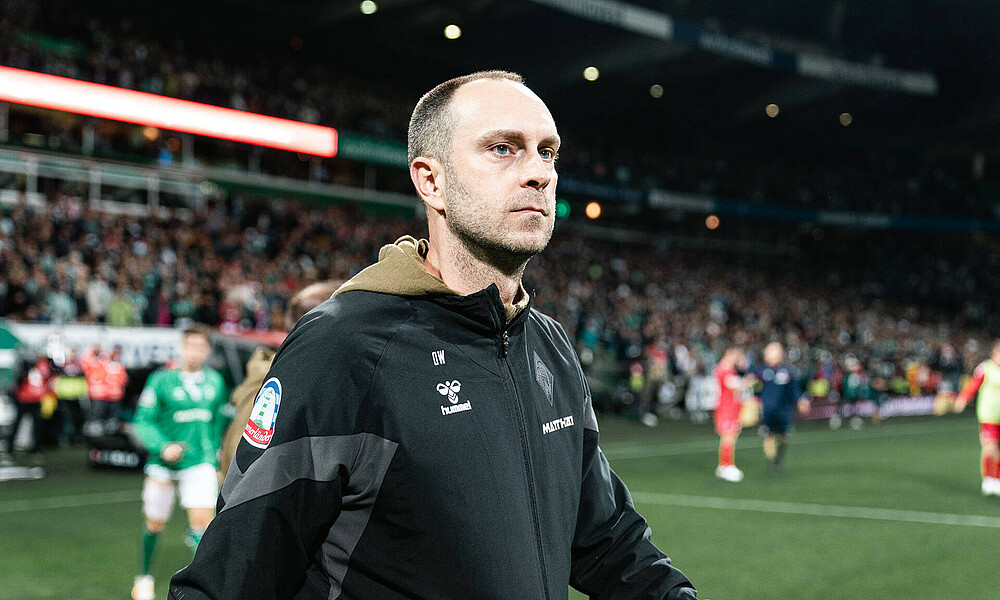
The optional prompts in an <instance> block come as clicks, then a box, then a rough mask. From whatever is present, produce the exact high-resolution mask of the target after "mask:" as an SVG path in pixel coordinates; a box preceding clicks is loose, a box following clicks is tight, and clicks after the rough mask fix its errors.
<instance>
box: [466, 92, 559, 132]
mask: <svg viewBox="0 0 1000 600" xmlns="http://www.w3.org/2000/svg"><path fill="white" fill-rule="evenodd" d="M449 109H450V111H451V113H452V117H453V118H454V119H455V121H454V123H455V129H456V130H463V131H465V132H467V133H469V134H471V135H478V133H477V132H483V131H488V130H528V131H526V132H527V133H530V132H532V131H534V130H539V133H543V132H544V135H551V134H555V130H556V124H555V120H554V119H553V118H552V113H550V112H549V109H548V107H546V106H545V103H544V102H542V99H541V98H539V97H538V96H537V95H536V94H535V93H534V92H532V91H531V90H530V89H528V88H527V87H526V86H524V85H522V84H520V83H517V82H514V81H509V80H505V79H504V80H497V79H480V80H476V81H472V82H470V83H467V84H465V85H463V86H462V87H460V88H458V90H456V91H455V95H454V96H453V97H452V100H451V105H450V106H449Z"/></svg>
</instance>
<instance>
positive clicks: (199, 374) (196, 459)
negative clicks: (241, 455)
mask: <svg viewBox="0 0 1000 600" xmlns="http://www.w3.org/2000/svg"><path fill="white" fill-rule="evenodd" d="M210 353H211V343H210V338H209V330H208V328H206V327H204V326H195V327H192V328H191V329H187V330H185V331H184V334H183V338H182V341H181V353H180V363H179V365H178V368H176V369H167V368H164V369H160V370H157V371H154V372H153V373H152V374H151V375H150V376H149V379H148V380H147V381H146V385H145V387H144V388H143V390H142V395H141V396H140V397H139V403H138V406H137V407H136V412H135V421H134V423H133V432H134V434H135V437H136V438H138V440H139V441H140V442H141V445H142V446H143V447H144V448H146V450H147V451H148V452H149V461H148V462H147V464H146V468H145V471H146V480H145V483H144V484H143V488H142V512H143V514H144V515H145V517H146V522H145V529H144V531H143V534H142V543H141V548H140V557H141V562H140V570H139V575H137V576H136V578H135V585H134V587H133V588H132V598H133V599H134V600H153V598H154V596H155V593H154V581H153V576H152V575H150V566H151V564H152V560H153V553H154V551H155V549H156V542H157V539H158V537H159V534H160V532H161V531H163V526H164V524H165V523H166V522H167V520H168V519H169V518H170V513H171V512H172V511H173V506H174V495H175V493H178V492H179V495H180V504H181V506H182V507H184V509H185V510H187V516H188V524H189V528H188V530H187V534H186V535H185V543H187V544H188V545H189V546H190V547H191V549H192V551H194V550H197V548H198V544H199V543H200V542H201V536H202V534H204V532H205V529H206V528H207V527H208V524H209V522H210V521H211V520H212V517H213V516H214V514H215V503H216V500H217V498H218V495H219V480H218V476H217V475H216V471H217V469H218V453H219V446H220V443H221V440H222V433H223V431H224V430H225V427H226V426H227V425H228V424H229V417H230V416H231V414H232V413H231V412H230V411H229V410H228V408H227V407H228V406H229V405H228V396H227V394H226V386H225V383H224V382H223V379H222V375H220V374H219V373H218V372H217V371H215V370H214V369H211V368H208V367H206V366H205V361H206V360H207V359H208V357H209V354H210Z"/></svg>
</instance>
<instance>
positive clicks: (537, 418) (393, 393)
mask: <svg viewBox="0 0 1000 600" xmlns="http://www.w3.org/2000/svg"><path fill="white" fill-rule="evenodd" d="M267 377H268V379H270V378H277V380H278V381H279V382H280V390H281V392H280V400H279V408H278V413H277V416H276V418H275V420H274V430H273V438H272V439H271V440H270V442H269V444H268V445H267V447H266V449H263V450H262V449H259V448H257V447H254V446H252V445H251V444H249V443H248V442H247V441H246V439H244V440H242V441H241V442H240V446H239V449H238V450H237V453H236V458H235V460H234V461H233V464H232V466H231V467H230V470H229V473H228V476H227V478H226V482H225V485H224V486H223V488H222V494H221V496H220V498H219V513H218V516H216V518H215V520H214V521H213V522H212V524H211V526H210V527H209V528H208V530H207V531H206V533H205V536H204V538H203V539H202V541H201V546H200V547H199V548H198V551H197V554H196V556H195V558H194V561H193V562H192V563H191V565H190V566H188V567H186V568H184V569H182V570H181V571H180V572H178V573H177V574H176V575H175V576H174V578H173V580H172V581H171V585H170V598H172V599H173V600H203V599H206V598H211V599H213V600H222V599H226V600H230V599H231V600H256V599H272V598H296V599H303V600H304V599H317V600H318V599H322V600H334V599H340V600H401V599H416V598H420V599H427V600H441V599H458V600H478V599H484V600H485V599H491V600H492V599H510V600H532V599H538V600H543V599H544V600H549V599H555V598H559V599H565V598H566V597H567V584H569V585H572V586H574V587H575V588H577V589H579V590H581V591H582V592H584V593H586V594H589V595H590V596H591V597H592V598H601V599H604V598H607V599H611V598H615V599H622V600H626V599H627V600H640V599H654V598H655V599H694V598H696V595H695V591H694V589H693V587H692V585H691V584H690V583H689V582H688V580H687V579H686V578H685V576H684V575H683V574H682V573H681V572H680V571H679V570H677V569H675V568H674V567H673V566H672V565H671V564H670V559H668V558H667V557H666V555H664V554H663V553H662V552H660V550H658V549H657V548H656V547H655V546H654V545H653V544H652V542H651V541H650V529H649V527H648V526H647V525H646V522H645V520H643V518H642V517H641V516H639V514H637V513H636V512H635V509H634V508H633V505H632V500H631V498H630V496H629V493H628V491H627V490H626V488H625V486H624V485H623V484H622V482H621V481H620V480H619V479H618V477H617V476H616V475H615V474H614V473H613V472H612V471H611V469H610V467H609V466H608V462H607V460H606V459H605V457H604V455H603V454H602V453H601V451H600V449H599V448H598V445H597V442H598V431H597V421H596V419H595V418H594V411H593V408H592V406H591V401H590V392H589V390H588V388H587V384H586V381H585V379H584V376H583V373H582V371H581V369H580V365H579V362H578V360H577V357H576V354H575V353H574V350H573V347H572V345H571V344H570V341H569V339H568V338H567V336H566V333H565V332H564V331H563V329H562V327H560V326H559V324H557V323H556V322H555V321H553V320H552V319H550V318H549V317H546V316H545V315H543V314H541V313H539V312H537V311H535V310H533V309H531V308H530V306H529V308H528V309H527V310H523V311H521V312H520V313H519V314H518V315H517V316H516V317H514V318H513V319H512V320H511V321H510V322H507V318H506V314H505V311H504V306H503V304H502V303H501V301H500V297H499V295H498V293H497V289H496V287H495V286H490V287H489V288H487V289H485V290H482V291H480V292H477V293H475V294H471V295H468V296H454V295H452V296H448V295H437V296H423V297H403V296H396V295H392V294H385V293H377V292H371V291H350V292H346V293H342V294H339V295H336V296H334V297H333V298H331V299H330V300H327V301H326V302H324V303H323V304H322V305H320V306H319V307H318V308H316V309H315V310H313V311H312V312H310V313H309V314H308V315H306V316H305V317H304V318H303V319H302V320H301V321H300V322H299V324H298V325H297V326H296V327H295V329H293V331H292V332H291V334H290V335H289V336H288V338H287V339H286V340H285V342H284V344H282V346H281V348H280V349H279V350H278V353H277V355H276V357H275V360H274V363H273V365H272V367H271V370H270V372H269V373H268V376H267ZM265 385H266V384H265ZM255 410H256V409H255Z"/></svg>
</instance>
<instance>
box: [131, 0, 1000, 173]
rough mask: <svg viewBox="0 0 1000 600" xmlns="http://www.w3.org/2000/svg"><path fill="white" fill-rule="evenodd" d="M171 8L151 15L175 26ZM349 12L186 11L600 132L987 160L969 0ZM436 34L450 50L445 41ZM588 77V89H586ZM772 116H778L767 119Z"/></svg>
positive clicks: (341, 5)
mask: <svg viewBox="0 0 1000 600" xmlns="http://www.w3.org/2000/svg"><path fill="white" fill-rule="evenodd" d="M184 4H185V2H180V3H172V4H170V5H169V6H164V7H163V8H160V9H151V10H165V11H167V10H168V11H173V13H174V15H175V18H181V17H182V16H183V15H181V14H179V13H178V10H179V9H180V8H182V6H183V5H184ZM359 4H360V3H359V2H329V1H326V0H300V1H298V2H296V3H294V5H289V4H287V3H274V2H269V1H268V0H211V1H210V2H199V3H198V7H199V8H198V10H199V12H200V13H202V14H204V15H209V16H210V18H209V19H207V20H211V21H214V20H215V19H214V16H218V17H220V18H227V19H229V20H230V22H231V23H232V21H233V20H234V19H235V20H236V21H237V22H238V25H239V26H238V29H239V30H240V34H239V35H242V36H244V37H245V39H247V41H248V43H250V42H251V40H252V41H253V43H258V42H259V39H260V38H261V37H262V36H263V37H265V38H266V37H274V38H281V39H282V40H283V43H284V45H285V48H287V40H288V39H289V38H290V37H292V36H295V37H298V38H299V39H300V40H303V41H304V44H303V49H302V52H301V55H302V56H303V60H329V61H333V62H336V63H337V64H338V65H340V66H341V67H342V68H345V69H347V68H350V69H354V70H355V71H356V72H357V73H359V74H362V75H364V74H369V75H370V76H371V77H373V78H374V79H377V80H391V81H394V82H397V83H399V84H402V85H405V86H407V87H412V89H414V90H426V89H427V88H429V87H430V86H431V85H433V84H434V83H437V82H439V81H441V80H443V79H445V78H447V77H449V76H453V75H457V74H462V73H466V72H470V71H473V70H479V69H484V68H503V69H510V70H515V71H517V72H520V73H522V74H523V75H525V77H526V79H527V80H528V83H529V85H531V86H532V87H533V88H534V89H535V90H536V91H538V92H539V94H540V95H541V96H542V97H543V98H544V99H545V100H546V101H547V102H548V103H549V105H550V107H552V109H553V112H554V113H555V115H556V118H557V119H558V120H560V122H565V121H567V120H568V121H571V122H583V123H585V122H599V123H602V124H604V125H606V128H607V129H608V130H613V131H620V132H622V134H623V135H625V136H630V137H631V136H643V137H645V138H649V137H650V136H652V137H653V138H654V139H655V138H656V137H657V136H663V135H670V134H671V133H672V132H675V131H677V130H683V129H690V128H692V127H696V128H698V129H699V130H702V131H704V132H706V133H708V134H709V135H712V136H715V137H720V138H723V139H725V138H732V139H746V138H748V137H750V138H752V137H753V136H754V135H756V134H758V133H767V134H768V135H772V136H773V135H775V131H776V130H780V131H779V132H778V133H777V135H779V136H787V137H788V139H790V140H791V139H799V140H802V139H806V140H809V139H812V140H823V141H824V142H827V143H830V144H832V145H834V146H836V145H838V144H852V145H855V146H857V145H858V144H868V143H873V144H891V145H902V146H906V147H911V148H920V149H921V150H930V151H931V152H937V153H940V154H942V155H943V156H950V155H953V156H958V155H967V154H968V153H969V152H972V151H984V152H986V153H988V154H994V153H996V154H1000V145H998V142H997V140H1000V136H998V135H997V134H998V133H1000V96H998V95H997V94H996V93H995V91H994V90H996V89H997V88H998V84H1000V66H998V64H997V63H996V61H994V60H992V57H993V54H994V50H995V47H996V43H997V40H998V36H1000V34H997V32H996V30H995V27H994V25H995V23H997V22H1000V19H998V17H1000V7H998V6H997V5H994V4H991V3H984V2H982V1H981V0H949V1H947V2H934V1H932V0H886V1H884V2H870V1H866V0H812V1H810V2H801V1H800V0H771V1H769V2H732V1H731V0H697V1H695V0H666V1H657V0H467V1H462V2H459V1H453V2H441V1H435V0H376V5H377V11H376V12H375V13H374V14H370V15H365V14H362V12H361V10H360V9H359ZM291 6H294V9H292V8H290V7H291ZM181 12H183V11H181ZM665 22H666V23H667V25H666V26H665V25H664V23H665ZM449 24H457V25H459V26H460V27H461V29H462V32H463V34H462V36H461V37H460V38H458V39H447V38H446V37H445V36H444V35H443V30H444V28H445V26H447V25H449ZM665 27H667V28H669V30H666V29H665ZM248 31H252V32H253V33H252V35H247V32H248ZM591 66H593V67H597V69H598V70H599V74H600V77H599V79H597V80H596V81H587V80H585V79H584V77H583V72H584V69H585V68H586V67H591ZM907 81H908V82H909V83H906V82H907ZM654 85H659V86H661V87H662V90H663V93H662V96H661V97H659V98H654V97H653V96H652V95H651V92H650V90H651V87H652V86H654ZM769 104H775V105H777V106H778V107H779V108H780V114H779V116H778V118H769V117H768V115H767V114H766V113H765V107H766V106H767V105H769ZM842 113H850V114H851V115H852V123H851V127H844V126H842V124H841V122H840V115H841V114H842Z"/></svg>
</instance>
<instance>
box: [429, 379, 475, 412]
mask: <svg viewBox="0 0 1000 600" xmlns="http://www.w3.org/2000/svg"><path fill="white" fill-rule="evenodd" d="M437 391H438V393H439V394H441V395H442V396H447V397H448V402H451V403H452V404H453V405H454V406H442V407H441V414H442V415H451V414H455V413H457V412H463V411H466V410H472V404H471V403H469V402H463V403H462V404H459V403H458V393H459V392H460V391H462V382H461V381H459V380H457V379H456V380H454V381H446V382H444V383H439V384H437Z"/></svg>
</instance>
